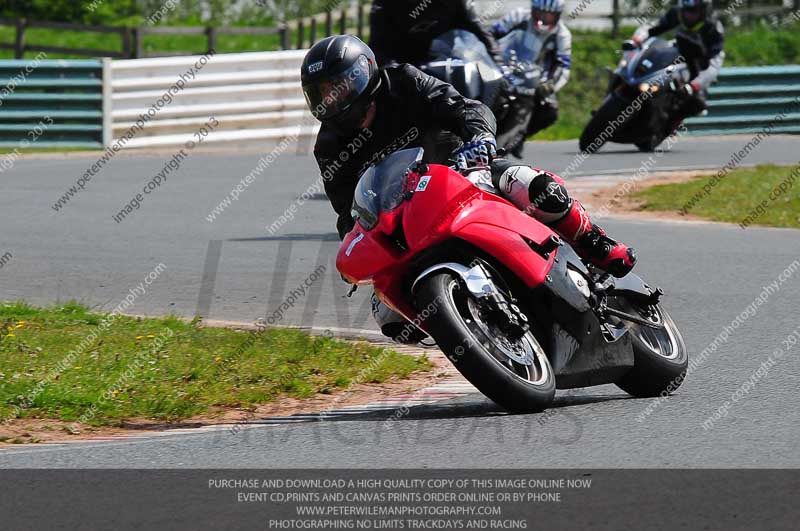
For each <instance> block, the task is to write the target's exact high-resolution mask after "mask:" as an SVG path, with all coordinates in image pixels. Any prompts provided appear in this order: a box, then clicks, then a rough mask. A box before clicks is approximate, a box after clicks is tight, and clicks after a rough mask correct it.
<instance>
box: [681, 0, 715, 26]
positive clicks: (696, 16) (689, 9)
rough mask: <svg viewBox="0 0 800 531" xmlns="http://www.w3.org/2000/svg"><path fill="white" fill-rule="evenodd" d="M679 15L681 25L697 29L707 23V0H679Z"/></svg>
mask: <svg viewBox="0 0 800 531" xmlns="http://www.w3.org/2000/svg"><path fill="white" fill-rule="evenodd" d="M678 9H679V11H678V15H679V18H680V21H681V25H682V26H683V27H684V28H685V29H687V30H689V31H697V30H698V29H700V28H701V27H702V26H703V24H704V23H705V19H706V15H707V13H708V4H707V2H706V0H678Z"/></svg>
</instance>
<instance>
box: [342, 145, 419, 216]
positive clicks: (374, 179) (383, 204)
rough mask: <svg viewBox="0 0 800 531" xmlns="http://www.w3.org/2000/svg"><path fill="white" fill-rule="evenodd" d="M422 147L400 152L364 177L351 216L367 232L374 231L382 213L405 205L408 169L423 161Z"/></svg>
mask: <svg viewBox="0 0 800 531" xmlns="http://www.w3.org/2000/svg"><path fill="white" fill-rule="evenodd" d="M423 154H424V150H423V149H422V148H413V149H404V150H402V151H397V152H395V153H393V154H392V155H390V156H389V157H387V158H386V159H384V160H383V161H382V162H380V163H378V164H376V165H375V166H370V167H369V169H367V171H365V172H364V173H363V174H362V175H361V179H359V180H358V184H357V185H356V190H355V194H354V195H353V208H352V211H351V215H352V216H353V219H354V220H356V221H357V222H358V223H359V224H360V225H361V226H362V227H363V228H364V229H365V230H372V229H373V228H375V225H377V223H378V217H379V216H380V214H381V212H388V211H390V210H394V209H395V208H397V206H398V205H400V203H402V202H403V195H404V193H405V185H406V179H407V177H408V169H409V168H410V167H411V166H412V165H413V164H414V163H415V162H418V161H420V160H422V155H423Z"/></svg>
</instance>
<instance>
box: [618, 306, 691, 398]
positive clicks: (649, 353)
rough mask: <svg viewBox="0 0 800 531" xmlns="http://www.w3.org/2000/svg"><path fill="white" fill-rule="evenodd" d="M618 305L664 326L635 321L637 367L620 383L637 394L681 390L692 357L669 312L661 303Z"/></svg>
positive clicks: (642, 395) (627, 390)
mask: <svg viewBox="0 0 800 531" xmlns="http://www.w3.org/2000/svg"><path fill="white" fill-rule="evenodd" d="M619 301H620V299H617V302H619ZM614 306H615V307H618V308H619V309H620V310H623V311H626V312H629V313H632V314H634V315H637V316H639V317H641V318H644V319H646V320H648V321H650V322H652V323H653V324H655V325H657V326H660V328H651V327H648V326H644V325H640V324H635V325H633V326H632V327H631V329H630V334H631V339H632V341H633V353H634V366H633V369H631V370H630V371H629V372H628V373H627V374H625V376H623V377H622V379H621V380H620V381H619V382H617V386H619V387H620V388H621V389H622V390H623V391H625V392H626V393H629V394H631V395H633V396H637V397H651V396H658V395H660V394H662V393H672V392H673V391H675V390H677V389H678V387H680V385H681V384H682V383H683V379H684V378H685V377H686V369H687V367H688V366H689V356H688V353H687V352H686V345H685V344H684V343H683V337H681V333H680V331H679V330H678V327H677V326H676V325H675V322H674V321H673V320H672V318H671V317H670V316H669V314H668V313H667V311H666V310H664V308H662V307H661V306H660V305H655V306H641V305H637V304H633V303H630V302H628V301H622V304H616V303H615V304H614ZM620 306H621V307H620Z"/></svg>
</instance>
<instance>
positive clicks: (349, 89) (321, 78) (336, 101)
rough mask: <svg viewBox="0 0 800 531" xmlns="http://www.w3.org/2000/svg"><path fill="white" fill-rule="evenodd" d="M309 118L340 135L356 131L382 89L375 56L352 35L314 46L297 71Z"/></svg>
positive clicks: (334, 38) (321, 42) (323, 41)
mask: <svg viewBox="0 0 800 531" xmlns="http://www.w3.org/2000/svg"><path fill="white" fill-rule="evenodd" d="M300 68H301V71H300V80H301V82H302V85H303V94H304V95H305V98H306V103H307V104H308V108H309V109H310V110H311V114H313V115H314V117H315V118H316V119H317V120H319V121H320V122H322V123H323V124H325V125H328V126H330V127H332V128H333V129H334V130H335V131H337V132H338V133H341V134H348V133H351V132H352V131H354V130H356V129H358V128H359V125H360V124H361V123H362V122H363V121H364V118H365V117H366V114H367V111H368V110H369V106H370V104H371V103H372V101H373V100H374V96H375V93H376V92H377V91H378V89H379V88H380V85H381V79H380V74H379V72H378V64H377V62H376V61H375V54H374V53H373V51H372V50H371V49H370V47H369V46H367V45H366V44H364V42H362V41H361V39H359V38H358V37H355V36H353V35H338V36H334V37H328V38H326V39H323V40H321V41H319V42H318V43H316V44H315V45H314V46H312V47H311V49H310V50H309V51H308V53H307V54H306V57H305V59H303V65H302V66H301V67H300Z"/></svg>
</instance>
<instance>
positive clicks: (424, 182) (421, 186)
mask: <svg viewBox="0 0 800 531" xmlns="http://www.w3.org/2000/svg"><path fill="white" fill-rule="evenodd" d="M430 181H431V176H430V175H426V176H424V177H423V178H421V179H420V180H419V183H417V187H416V188H415V189H414V191H415V192H424V191H425V190H427V189H428V183H429V182H430Z"/></svg>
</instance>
